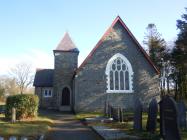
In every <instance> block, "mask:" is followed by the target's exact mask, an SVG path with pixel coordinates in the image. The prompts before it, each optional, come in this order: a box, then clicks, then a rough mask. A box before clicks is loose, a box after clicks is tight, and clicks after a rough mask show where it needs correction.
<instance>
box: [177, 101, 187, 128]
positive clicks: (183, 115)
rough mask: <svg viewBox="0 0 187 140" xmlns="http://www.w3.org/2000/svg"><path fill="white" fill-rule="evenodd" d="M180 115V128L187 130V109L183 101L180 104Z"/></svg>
mask: <svg viewBox="0 0 187 140" xmlns="http://www.w3.org/2000/svg"><path fill="white" fill-rule="evenodd" d="M178 113H179V117H178V118H179V126H180V128H182V129H184V128H186V127H187V126H186V107H185V104H184V102H183V101H179V102H178Z"/></svg>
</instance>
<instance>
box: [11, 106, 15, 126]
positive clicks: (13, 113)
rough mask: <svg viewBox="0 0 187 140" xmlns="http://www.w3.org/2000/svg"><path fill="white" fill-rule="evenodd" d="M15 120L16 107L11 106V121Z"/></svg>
mask: <svg viewBox="0 0 187 140" xmlns="http://www.w3.org/2000/svg"><path fill="white" fill-rule="evenodd" d="M14 122H16V109H15V108H14V107H13V108H12V123H14Z"/></svg>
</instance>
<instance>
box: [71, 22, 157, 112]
mask: <svg viewBox="0 0 187 140" xmlns="http://www.w3.org/2000/svg"><path fill="white" fill-rule="evenodd" d="M116 53H120V54H122V55H124V56H125V57H126V58H127V59H128V60H129V61H130V63H131V65H132V69H133V72H134V76H133V90H134V93H106V90H107V88H106V75H105V69H106V65H107V62H108V60H109V59H110V58H111V57H112V56H113V55H115V54H116ZM158 87H159V80H158V75H157V73H156V71H155V69H154V68H153V67H152V65H150V63H149V62H148V61H147V59H146V58H145V56H144V55H143V54H142V52H140V50H139V48H138V47H137V44H136V43H135V42H134V40H133V39H132V38H131V37H130V36H129V34H128V33H127V31H126V30H125V29H124V28H123V26H122V25H121V23H120V22H117V23H116V24H115V25H114V27H113V30H112V32H110V33H109V34H108V35H107V36H106V37H105V38H104V40H103V41H102V43H101V44H100V46H99V47H98V48H97V50H96V51H95V52H94V54H93V55H92V57H90V59H88V61H87V63H86V64H85V65H84V66H83V67H82V68H81V69H80V71H79V72H78V73H77V75H76V77H75V105H74V109H75V111H76V112H80V111H97V110H103V108H104V104H105V102H106V101H109V103H110V104H112V105H114V106H122V107H124V108H126V109H132V108H133V106H134V104H133V103H134V100H135V99H136V98H140V99H141V100H142V102H143V103H144V107H145V108H146V106H147V104H148V103H149V102H150V100H151V99H152V98H153V97H157V98H159V89H158Z"/></svg>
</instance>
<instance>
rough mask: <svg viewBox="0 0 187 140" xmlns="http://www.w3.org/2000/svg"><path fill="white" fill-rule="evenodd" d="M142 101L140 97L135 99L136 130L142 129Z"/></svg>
mask: <svg viewBox="0 0 187 140" xmlns="http://www.w3.org/2000/svg"><path fill="white" fill-rule="evenodd" d="M142 110H143V107H142V103H141V102H140V100H139V99H137V100H136V101H135V106H134V126H133V127H134V129H135V130H142Z"/></svg>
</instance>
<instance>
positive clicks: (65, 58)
mask: <svg viewBox="0 0 187 140" xmlns="http://www.w3.org/2000/svg"><path fill="white" fill-rule="evenodd" d="M78 54H79V52H78V51H70V52H69V51H67V52H62V51H57V52H55V51H54V57H55V69H54V82H53V84H54V86H53V88H54V90H53V91H54V98H55V100H54V101H55V102H54V106H55V107H56V108H60V107H61V106H60V103H61V100H62V97H61V96H62V90H63V89H64V88H65V87H68V88H69V90H70V98H71V100H70V107H71V108H73V106H72V105H73V89H72V88H73V78H74V74H75V70H76V69H77V63H78Z"/></svg>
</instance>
